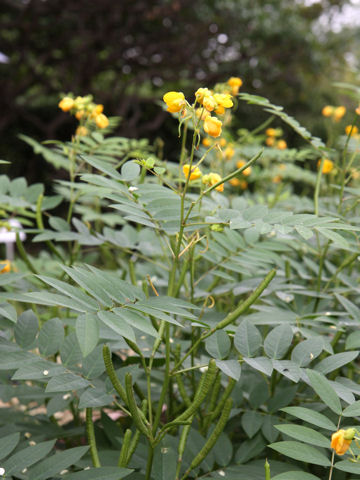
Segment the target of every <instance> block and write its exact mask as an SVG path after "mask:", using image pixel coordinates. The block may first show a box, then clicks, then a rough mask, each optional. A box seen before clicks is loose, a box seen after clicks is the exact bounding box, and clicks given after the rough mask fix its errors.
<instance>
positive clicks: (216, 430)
mask: <svg viewBox="0 0 360 480" xmlns="http://www.w3.org/2000/svg"><path fill="white" fill-rule="evenodd" d="M232 403H233V401H232V398H228V399H227V400H226V402H225V405H224V409H223V411H222V414H221V417H220V418H219V421H218V423H217V424H216V427H215V428H214V430H213V432H212V433H211V435H210V437H209V438H208V439H207V440H206V442H205V445H204V446H203V448H202V449H201V450H200V452H199V453H198V454H197V455H196V457H195V458H194V460H193V461H192V462H191V464H190V467H189V468H188V470H187V471H186V473H185V475H184V477H187V476H188V474H189V472H190V471H191V470H192V469H194V468H196V467H198V466H199V465H200V463H201V462H202V461H203V460H204V459H205V458H206V457H207V455H208V454H209V452H210V450H211V449H212V448H213V446H214V445H215V443H216V441H217V440H218V438H219V437H220V434H221V433H222V431H223V430H224V428H225V425H226V422H227V421H228V418H229V415H230V412H231V407H232Z"/></svg>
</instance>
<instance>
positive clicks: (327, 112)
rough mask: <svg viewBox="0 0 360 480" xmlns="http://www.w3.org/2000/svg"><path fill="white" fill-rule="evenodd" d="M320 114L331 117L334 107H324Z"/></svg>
mask: <svg viewBox="0 0 360 480" xmlns="http://www.w3.org/2000/svg"><path fill="white" fill-rule="evenodd" d="M321 113H322V114H323V116H324V117H331V115H332V114H333V113H334V107H332V106H330V105H326V106H325V107H324V108H323V109H322V110H321Z"/></svg>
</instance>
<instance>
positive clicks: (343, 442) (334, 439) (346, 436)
mask: <svg viewBox="0 0 360 480" xmlns="http://www.w3.org/2000/svg"><path fill="white" fill-rule="evenodd" d="M354 436H355V429H354V428H348V429H347V430H343V429H340V430H338V431H337V432H335V433H333V434H332V435H331V443H330V447H331V448H332V449H334V450H335V452H336V453H337V454H338V455H344V453H346V452H347V450H348V449H349V447H350V444H351V441H352V439H353V438H354Z"/></svg>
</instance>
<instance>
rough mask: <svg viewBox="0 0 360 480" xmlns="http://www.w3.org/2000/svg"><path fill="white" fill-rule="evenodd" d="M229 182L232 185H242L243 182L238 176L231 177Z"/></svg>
mask: <svg viewBox="0 0 360 480" xmlns="http://www.w3.org/2000/svg"><path fill="white" fill-rule="evenodd" d="M229 183H230V185H232V186H233V187H240V184H241V182H240V180H239V179H238V178H236V177H234V178H231V179H230V180H229Z"/></svg>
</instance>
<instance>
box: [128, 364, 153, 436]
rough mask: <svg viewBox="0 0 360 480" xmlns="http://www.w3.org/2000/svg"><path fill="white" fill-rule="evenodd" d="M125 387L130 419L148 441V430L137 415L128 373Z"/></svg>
mask: <svg viewBox="0 0 360 480" xmlns="http://www.w3.org/2000/svg"><path fill="white" fill-rule="evenodd" d="M125 387H126V396H127V404H128V407H129V410H130V413H131V417H132V419H133V421H134V423H135V426H136V428H137V429H138V430H140V432H141V433H143V434H144V435H145V436H146V437H147V438H149V439H150V436H151V434H150V430H148V429H147V428H146V426H145V423H144V422H143V419H142V418H141V415H140V413H139V409H138V406H137V405H136V401H135V395H134V390H133V386H132V377H131V374H130V373H127V374H126V375H125Z"/></svg>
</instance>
